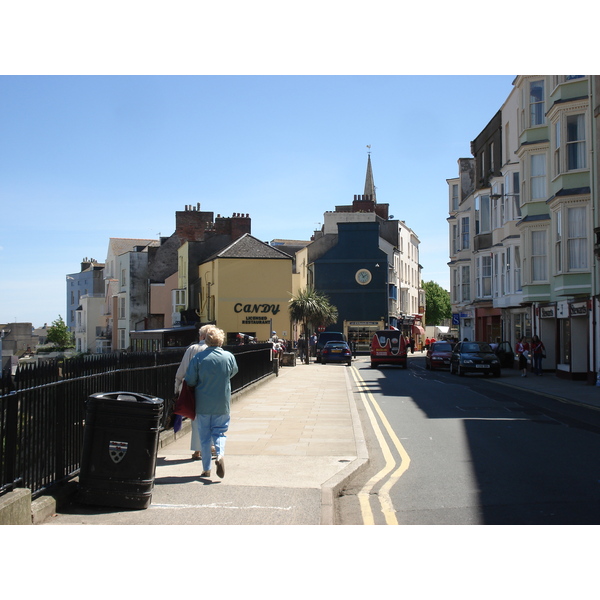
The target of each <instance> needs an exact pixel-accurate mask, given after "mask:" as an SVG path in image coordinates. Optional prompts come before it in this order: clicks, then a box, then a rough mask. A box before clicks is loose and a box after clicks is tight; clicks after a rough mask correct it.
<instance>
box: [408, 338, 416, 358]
mask: <svg viewBox="0 0 600 600" xmlns="http://www.w3.org/2000/svg"><path fill="white" fill-rule="evenodd" d="M408 345H409V346H410V353H411V354H414V353H415V338H414V337H412V335H411V336H410V341H409V342H408Z"/></svg>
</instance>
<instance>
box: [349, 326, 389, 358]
mask: <svg viewBox="0 0 600 600" xmlns="http://www.w3.org/2000/svg"><path fill="white" fill-rule="evenodd" d="M344 325H345V331H344V333H345V334H346V339H347V340H348V343H351V342H353V341H354V342H356V350H357V352H369V351H370V348H371V339H372V338H373V334H374V333H375V332H376V331H378V330H380V329H383V323H380V322H377V321H368V322H346V323H345V324H344Z"/></svg>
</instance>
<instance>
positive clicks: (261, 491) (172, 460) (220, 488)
mask: <svg viewBox="0 0 600 600" xmlns="http://www.w3.org/2000/svg"><path fill="white" fill-rule="evenodd" d="M349 374H350V371H349V369H348V368H347V367H346V366H344V365H320V364H316V363H311V364H310V365H303V364H300V363H298V364H297V365H296V366H295V367H283V368H282V369H280V371H279V376H278V377H272V378H271V379H270V380H269V381H267V382H265V383H262V384H259V385H256V386H255V387H254V388H253V389H251V390H249V391H247V392H245V393H243V394H241V395H239V396H238V397H237V398H235V399H234V401H233V402H232V409H231V425H230V428H229V432H228V434H227V445H226V453H225V467H226V472H225V477H224V478H223V479H222V480H221V479H219V478H218V477H217V475H216V470H215V467H214V461H213V463H212V476H211V477H210V478H200V473H201V471H202V463H201V461H193V460H191V453H192V452H191V450H190V438H191V434H190V433H189V422H186V425H187V427H186V428H185V430H182V431H181V432H180V433H179V434H177V435H176V436H175V439H171V441H170V443H168V444H166V445H163V447H161V448H160V449H159V452H158V458H157V468H156V476H155V486H154V491H153V495H152V504H151V506H150V507H149V508H148V509H146V510H139V511H124V510H119V509H116V510H115V509H111V510H106V509H102V508H101V507H85V506H83V505H79V506H74V505H71V507H69V508H68V509H67V510H65V511H64V512H62V513H60V514H58V515H57V516H55V517H52V518H51V519H49V520H48V521H46V523H48V524H83V523H85V524H109V523H110V524H243V525H245V524H313V525H315V524H316V525H318V524H333V523H334V522H335V515H334V507H333V499H334V497H335V495H337V493H338V490H339V488H340V487H341V486H342V484H343V483H344V481H345V480H346V479H347V477H349V476H350V475H351V474H353V473H355V472H356V470H357V469H360V468H362V466H364V465H366V463H367V458H368V457H367V452H366V446H365V443H364V439H363V433H362V428H361V425H360V418H359V416H358V412H357V408H356V405H355V400H354V396H353V394H352V392H351V378H350V377H349ZM167 433H168V432H167ZM170 435H171V436H172V433H171V434H170Z"/></svg>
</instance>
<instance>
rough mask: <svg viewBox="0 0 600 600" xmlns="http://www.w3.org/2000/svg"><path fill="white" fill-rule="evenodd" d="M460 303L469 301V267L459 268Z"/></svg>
mask: <svg viewBox="0 0 600 600" xmlns="http://www.w3.org/2000/svg"><path fill="white" fill-rule="evenodd" d="M460 283H461V298H460V299H461V302H470V301H471V267H470V266H469V265H465V266H463V267H461V281H460Z"/></svg>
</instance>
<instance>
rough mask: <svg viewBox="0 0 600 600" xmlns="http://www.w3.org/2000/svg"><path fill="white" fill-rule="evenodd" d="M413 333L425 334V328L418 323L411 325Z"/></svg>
mask: <svg viewBox="0 0 600 600" xmlns="http://www.w3.org/2000/svg"><path fill="white" fill-rule="evenodd" d="M413 334H414V335H425V330H424V329H423V328H422V327H421V326H420V325H413Z"/></svg>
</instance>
